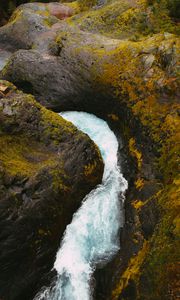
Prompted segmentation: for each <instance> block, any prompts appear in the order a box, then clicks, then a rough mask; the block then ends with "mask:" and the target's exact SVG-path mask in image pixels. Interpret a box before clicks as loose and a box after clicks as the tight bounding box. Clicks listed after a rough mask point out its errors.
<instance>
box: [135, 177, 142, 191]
mask: <svg viewBox="0 0 180 300" xmlns="http://www.w3.org/2000/svg"><path fill="white" fill-rule="evenodd" d="M143 186H144V179H143V178H138V179H137V180H136V181H135V187H136V188H137V189H138V190H141V189H142V188H143Z"/></svg>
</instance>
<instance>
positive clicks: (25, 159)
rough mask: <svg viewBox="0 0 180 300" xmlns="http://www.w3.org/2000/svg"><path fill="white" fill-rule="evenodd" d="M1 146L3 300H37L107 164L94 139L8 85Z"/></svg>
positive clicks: (1, 105)
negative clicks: (80, 209)
mask: <svg viewBox="0 0 180 300" xmlns="http://www.w3.org/2000/svg"><path fill="white" fill-rule="evenodd" d="M0 145H1V147H0V227H1V233H0V236H1V239H0V248H1V253H0V266H1V273H0V287H1V288H0V298H1V299H9V300H10V299H32V295H33V293H35V292H37V291H38V289H39V288H40V287H41V286H42V284H45V283H46V282H48V278H49V277H48V276H50V275H48V273H49V272H50V270H51V269H52V267H53V262H54V259H55V254H56V251H57V249H58V247H59V245H60V239H61V237H62V235H63V232H64V230H65V228H66V225H67V224H68V223H69V222H70V221H71V218H72V215H73V213H74V212H75V211H76V210H77V208H78V207H79V206H80V203H81V201H82V199H83V197H84V196H85V195H86V194H87V193H88V192H89V191H90V190H91V189H92V188H93V187H95V186H96V184H98V183H100V182H101V178H102V173H103V163H102V160H101V156H100V153H99V150H98V149H97V147H96V146H95V144H94V143H93V142H92V141H91V140H90V139H89V138H88V136H87V135H85V134H83V133H81V132H80V131H78V130H77V129H76V128H75V127H74V126H73V125H72V124H71V123H69V122H67V121H65V120H64V119H63V118H62V117H60V116H58V115H57V114H56V113H53V112H51V111H48V110H47V109H45V108H43V107H42V106H41V105H40V104H38V103H37V102H36V101H35V99H34V98H33V97H32V96H31V95H28V94H23V93H22V92H20V91H18V90H17V89H16V88H15V86H13V85H12V84H10V83H8V82H6V81H0ZM87 170H88V172H87Z"/></svg>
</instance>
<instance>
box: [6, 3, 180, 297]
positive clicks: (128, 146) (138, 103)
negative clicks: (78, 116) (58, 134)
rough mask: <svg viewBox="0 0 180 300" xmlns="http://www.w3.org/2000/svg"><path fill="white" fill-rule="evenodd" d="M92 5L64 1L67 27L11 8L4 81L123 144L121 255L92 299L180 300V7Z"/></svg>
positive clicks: (45, 14)
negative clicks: (89, 118)
mask: <svg viewBox="0 0 180 300" xmlns="http://www.w3.org/2000/svg"><path fill="white" fill-rule="evenodd" d="M92 2H93V1H79V2H76V3H70V4H69V5H70V6H71V7H74V13H76V14H75V15H74V16H72V17H71V18H67V19H66V20H64V21H59V20H58V19H57V18H56V17H55V16H52V14H51V13H50V12H49V11H47V10H46V8H45V6H44V5H43V4H25V5H24V6H21V7H20V8H19V9H17V10H16V12H15V13H14V15H13V16H12V17H11V19H10V22H9V23H8V24H7V25H6V26H4V27H2V28H1V29H0V40H1V46H0V48H2V49H7V48H8V47H10V46H11V49H10V51H11V53H14V54H13V55H12V56H11V58H10V60H9V61H8V63H7V64H6V66H5V68H4V69H3V70H2V72H1V78H3V79H7V80H9V81H12V82H13V83H15V84H16V85H17V86H18V87H19V88H20V89H22V90H24V91H25V92H29V93H32V94H33V95H35V96H36V98H37V100H38V101H39V102H41V104H43V105H45V106H46V107H48V108H51V109H52V110H55V111H60V110H84V111H87V112H93V113H95V114H97V115H98V116H101V117H102V118H104V119H106V120H107V121H108V123H109V124H111V126H112V127H113V128H114V130H115V132H116V134H117V135H118V136H121V137H122V139H123V145H122V147H121V149H120V150H121V152H122V153H123V157H124V158H125V160H127V163H125V164H124V174H125V175H126V177H127V178H128V179H129V186H130V187H129V191H128V195H127V200H126V204H125V214H126V222H125V226H124V229H123V232H122V235H121V243H122V249H121V251H120V252H119V254H118V255H117V256H116V257H115V259H114V261H113V262H111V263H110V264H109V265H108V266H107V267H106V268H104V269H102V270H98V271H97V273H96V277H97V291H96V298H97V299H98V300H100V299H129V300H132V299H133V300H134V299H142V300H146V299H147V300H160V299H176V298H177V297H178V290H179V289H178V277H177V268H178V253H177V249H178V236H179V221H178V216H177V213H178V193H179V175H178V167H177V165H178V159H179V158H178V154H179V145H178V143H177V141H178V139H179V129H180V128H179V127H180V126H179V113H178V112H179V108H180V106H179V102H178V101H179V100H178V99H179V92H178V76H177V74H178V60H179V38H178V32H179V25H178V3H176V1H173V3H171V4H172V5H171V7H170V6H169V1H166V0H162V1H159V2H158V3H156V1H128V0H124V1H107V2H106V4H105V5H102V4H103V3H101V5H100V2H99V1H98V3H95V2H93V3H92ZM90 4H93V5H94V4H97V5H96V6H95V7H93V8H90V9H89V6H90ZM173 7H174V8H173ZM173 9H174V10H173ZM81 10H86V11H85V12H80V11H81ZM78 12H79V13H78ZM77 13H78V14H77Z"/></svg>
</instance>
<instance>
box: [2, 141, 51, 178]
mask: <svg viewBox="0 0 180 300" xmlns="http://www.w3.org/2000/svg"><path fill="white" fill-rule="evenodd" d="M0 162H2V164H3V165H4V167H5V169H6V170H7V172H8V173H9V174H11V175H16V174H19V175H22V176H31V175H33V174H35V173H36V172H37V171H38V170H39V169H40V168H42V167H44V166H48V165H52V164H53V163H54V154H53V153H51V152H49V151H47V150H46V149H45V147H43V146H42V145H41V144H40V143H38V142H35V141H32V140H31V141H29V139H28V138H24V137H23V136H19V137H14V136H10V135H9V136H8V135H5V136H4V135H3V136H1V137H0Z"/></svg>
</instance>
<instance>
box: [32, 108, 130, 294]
mask: <svg viewBox="0 0 180 300" xmlns="http://www.w3.org/2000/svg"><path fill="white" fill-rule="evenodd" d="M61 115H62V116H63V117H64V118H65V119H67V120H69V121H71V122H72V123H73V124H74V125H76V126H77V127H78V128H79V129H80V130H82V131H83V132H85V133H87V134H88V135H89V136H90V138H91V139H92V140H93V141H94V142H95V143H96V144H97V145H98V147H99V149H100V151H101V154H102V157H103V160H104V164H105V167H104V174H103V179H102V184H100V185H99V186H97V187H96V189H94V190H93V191H91V192H90V193H89V194H88V195H87V196H86V197H85V199H84V201H83V204H82V206H81V207H80V209H79V210H78V211H77V212H76V213H75V214H74V217H73V220H72V223H71V224H70V225H68V226H67V228H66V231H65V234H64V238H63V241H62V243H61V246H60V248H59V250H58V252H57V256H56V261H55V264H54V268H55V269H56V270H57V273H58V278H57V281H56V283H55V285H54V287H53V288H51V289H46V290H44V292H42V293H41V294H40V295H39V296H37V297H36V298H35V299H39V300H40V299H48V300H50V299H51V300H90V299H92V290H93V288H92V286H91V282H92V274H93V272H94V269H95V267H96V266H97V265H98V264H100V263H104V262H107V261H108V260H110V259H111V258H112V256H113V255H114V254H115V253H116V252H117V251H118V249H119V238H118V236H119V229H120V227H121V226H122V225H123V224H122V223H123V221H122V218H123V214H122V207H123V201H124V192H125V190H126V189H127V181H126V180H125V179H124V177H123V176H122V174H121V172H120V168H119V166H118V158H117V152H118V142H117V139H116V137H115V135H114V133H113V132H112V131H111V130H110V128H109V127H108V125H107V123H106V122H105V121H103V120H101V119H99V118H97V117H95V116H94V115H91V114H87V113H84V112H65V113H62V114H61Z"/></svg>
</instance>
